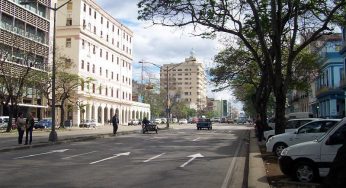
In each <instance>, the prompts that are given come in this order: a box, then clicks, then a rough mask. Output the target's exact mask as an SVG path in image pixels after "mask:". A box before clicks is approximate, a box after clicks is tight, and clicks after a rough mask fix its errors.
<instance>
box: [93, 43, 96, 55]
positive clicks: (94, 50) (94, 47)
mask: <svg viewBox="0 0 346 188" xmlns="http://www.w3.org/2000/svg"><path fill="white" fill-rule="evenodd" d="M93 54H96V46H95V45H93Z"/></svg>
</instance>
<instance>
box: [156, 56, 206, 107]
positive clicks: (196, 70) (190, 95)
mask: <svg viewBox="0 0 346 188" xmlns="http://www.w3.org/2000/svg"><path fill="white" fill-rule="evenodd" d="M206 84H207V79H206V75H205V70H204V65H203V64H202V63H199V62H198V61H197V59H196V58H195V57H194V54H193V53H191V56H190V57H188V58H186V59H185V61H184V62H182V63H179V64H173V63H171V64H164V65H163V66H162V67H161V69H160V87H161V88H164V89H165V90H166V91H167V88H168V93H169V95H170V96H171V97H174V99H173V100H183V101H186V102H187V104H188V105H189V107H190V108H193V109H196V110H202V109H204V108H205V107H206V106H207V98H206ZM167 86H168V87H167ZM171 100H172V99H171Z"/></svg>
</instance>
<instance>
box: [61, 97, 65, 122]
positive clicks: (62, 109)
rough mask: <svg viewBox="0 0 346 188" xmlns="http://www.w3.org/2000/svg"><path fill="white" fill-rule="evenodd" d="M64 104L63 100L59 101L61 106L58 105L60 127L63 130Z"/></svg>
mask: <svg viewBox="0 0 346 188" xmlns="http://www.w3.org/2000/svg"><path fill="white" fill-rule="evenodd" d="M64 103H65V100H62V101H61V105H60V113H61V114H60V127H62V128H65V126H64V119H65V108H64Z"/></svg>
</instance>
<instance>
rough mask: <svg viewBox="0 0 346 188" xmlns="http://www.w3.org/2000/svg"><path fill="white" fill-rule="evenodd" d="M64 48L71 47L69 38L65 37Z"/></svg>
mask: <svg viewBox="0 0 346 188" xmlns="http://www.w3.org/2000/svg"><path fill="white" fill-rule="evenodd" d="M66 48H71V38H66Z"/></svg>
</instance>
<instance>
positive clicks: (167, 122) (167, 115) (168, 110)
mask: <svg viewBox="0 0 346 188" xmlns="http://www.w3.org/2000/svg"><path fill="white" fill-rule="evenodd" d="M139 63H141V64H142V71H143V64H144V63H149V64H152V65H154V66H156V67H158V68H160V69H161V68H162V66H161V65H158V64H155V63H152V62H144V61H140V62H139ZM181 64H183V63H178V64H177V65H175V66H173V67H171V68H170V69H169V67H168V66H167V69H166V74H167V78H166V81H167V82H166V93H167V96H166V119H167V121H166V127H167V128H169V118H170V100H169V74H168V72H169V71H170V70H172V69H174V68H176V67H178V66H180V65H181ZM142 87H143V76H142Z"/></svg>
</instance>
